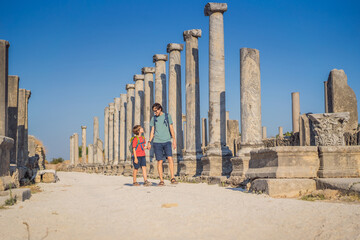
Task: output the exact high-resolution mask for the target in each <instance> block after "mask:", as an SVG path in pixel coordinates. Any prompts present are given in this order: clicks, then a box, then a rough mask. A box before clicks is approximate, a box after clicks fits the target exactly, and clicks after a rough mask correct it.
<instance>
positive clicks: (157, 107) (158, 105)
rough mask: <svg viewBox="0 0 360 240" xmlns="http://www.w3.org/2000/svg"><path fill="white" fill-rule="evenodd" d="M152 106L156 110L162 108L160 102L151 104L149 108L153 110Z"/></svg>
mask: <svg viewBox="0 0 360 240" xmlns="http://www.w3.org/2000/svg"><path fill="white" fill-rule="evenodd" d="M154 108H155V109H156V110H157V109H161V111H162V110H163V108H162V106H161V104H160V103H154V104H153V105H152V108H151V109H153V110H154Z"/></svg>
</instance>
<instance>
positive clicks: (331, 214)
mask: <svg viewBox="0 0 360 240" xmlns="http://www.w3.org/2000/svg"><path fill="white" fill-rule="evenodd" d="M58 175H59V177H60V179H61V180H60V182H58V183H53V184H40V186H41V188H42V189H43V192H41V193H37V194H34V195H33V196H32V197H31V199H30V200H27V201H25V202H21V203H18V204H16V205H15V206H12V207H10V208H9V209H2V210H0V239H2V240H5V239H11V240H14V239H135V238H137V239H360V205H359V204H346V203H329V202H307V201H301V200H295V199H273V198H269V197H267V196H265V195H254V194H249V193H243V192H241V191H239V189H231V188H222V187H219V186H216V185H213V186H209V185H207V184H189V183H179V184H178V185H175V186H174V185H170V184H169V182H166V184H167V185H166V186H164V187H158V186H155V183H157V182H158V181H157V180H151V181H152V182H154V186H151V187H144V186H140V187H132V186H131V182H132V180H131V178H129V177H123V176H103V175H95V174H86V173H66V172H59V173H58ZM140 182H141V181H140ZM163 204H170V206H171V204H173V207H170V208H164V207H162V205H163ZM176 205H177V206H176ZM24 223H26V224H27V225H28V226H29V234H30V238H28V231H27V226H26V224H24Z"/></svg>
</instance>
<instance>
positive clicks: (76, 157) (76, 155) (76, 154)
mask: <svg viewBox="0 0 360 240" xmlns="http://www.w3.org/2000/svg"><path fill="white" fill-rule="evenodd" d="M74 162H75V166H77V165H78V164H79V134H77V133H75V134H74Z"/></svg>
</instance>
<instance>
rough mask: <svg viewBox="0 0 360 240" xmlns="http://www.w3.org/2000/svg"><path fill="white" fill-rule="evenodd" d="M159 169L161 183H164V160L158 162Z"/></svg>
mask: <svg viewBox="0 0 360 240" xmlns="http://www.w3.org/2000/svg"><path fill="white" fill-rule="evenodd" d="M157 169H158V173H159V177H160V181H161V182H163V181H164V179H163V160H159V161H157Z"/></svg>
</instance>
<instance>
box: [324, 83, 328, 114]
mask: <svg viewBox="0 0 360 240" xmlns="http://www.w3.org/2000/svg"><path fill="white" fill-rule="evenodd" d="M324 98H325V99H324V103H325V113H328V112H329V109H328V106H329V104H328V93H327V81H324Z"/></svg>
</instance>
